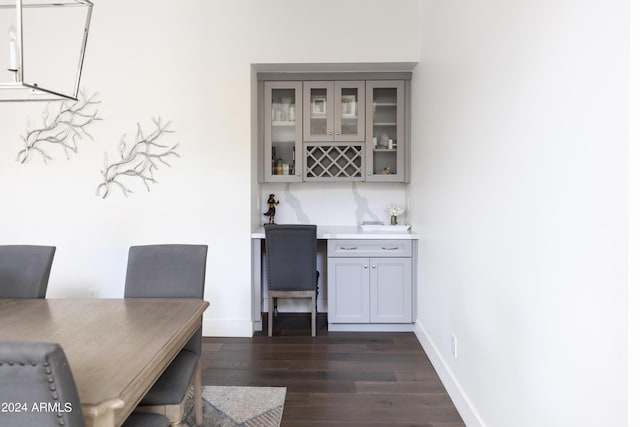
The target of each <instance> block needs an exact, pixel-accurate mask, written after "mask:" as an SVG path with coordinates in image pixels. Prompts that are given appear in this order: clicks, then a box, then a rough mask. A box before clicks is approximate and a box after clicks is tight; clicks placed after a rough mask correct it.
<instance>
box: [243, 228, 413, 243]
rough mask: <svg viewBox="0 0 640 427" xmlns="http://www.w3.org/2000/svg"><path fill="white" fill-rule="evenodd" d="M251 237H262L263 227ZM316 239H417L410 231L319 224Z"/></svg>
mask: <svg viewBox="0 0 640 427" xmlns="http://www.w3.org/2000/svg"><path fill="white" fill-rule="evenodd" d="M251 238H252V239H264V227H260V228H259V229H257V230H254V232H253V233H251ZM318 239H407V240H417V239H418V234H416V233H414V232H413V231H411V229H409V230H407V231H364V230H362V229H361V228H360V226H358V225H319V226H318Z"/></svg>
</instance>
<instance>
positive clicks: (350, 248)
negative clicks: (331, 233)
mask: <svg viewBox="0 0 640 427" xmlns="http://www.w3.org/2000/svg"><path fill="white" fill-rule="evenodd" d="M340 249H342V250H343V251H355V250H356V249H358V247H357V246H349V247H348V248H345V247H344V246H340Z"/></svg>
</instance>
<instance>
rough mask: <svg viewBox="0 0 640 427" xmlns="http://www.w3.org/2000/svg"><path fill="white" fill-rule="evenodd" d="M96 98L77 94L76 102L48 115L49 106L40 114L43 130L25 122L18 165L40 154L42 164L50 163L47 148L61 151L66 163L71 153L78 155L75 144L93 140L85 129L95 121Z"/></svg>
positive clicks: (63, 104) (66, 102)
mask: <svg viewBox="0 0 640 427" xmlns="http://www.w3.org/2000/svg"><path fill="white" fill-rule="evenodd" d="M97 96H98V94H97V93H94V94H93V95H91V96H87V94H86V93H85V91H81V92H80V96H79V97H78V100H77V101H75V102H73V103H72V102H70V101H63V102H60V105H59V107H58V108H57V109H56V112H55V113H54V114H53V115H52V114H50V110H51V105H50V104H48V105H47V108H46V109H45V111H44V112H43V113H42V126H40V127H35V128H33V129H32V128H31V123H29V122H27V133H26V134H25V135H23V136H21V138H22V141H23V142H24V148H23V149H22V150H20V151H19V152H18V156H17V159H18V161H19V162H20V163H25V162H26V161H27V160H29V158H30V157H31V156H32V154H34V153H37V154H39V155H40V156H41V157H42V159H43V160H44V162H45V163H46V162H47V161H48V160H51V159H52V157H51V156H50V155H49V153H48V152H47V150H45V148H46V147H62V149H63V150H64V153H65V155H66V156H67V159H69V156H70V155H71V153H77V152H78V141H79V140H81V139H82V138H83V137H85V136H86V137H88V138H89V139H91V140H93V138H92V137H91V135H90V134H89V132H88V131H87V127H88V126H89V125H90V124H92V123H93V122H94V121H96V120H102V119H101V118H100V117H98V108H97V106H98V104H100V101H98V99H97Z"/></svg>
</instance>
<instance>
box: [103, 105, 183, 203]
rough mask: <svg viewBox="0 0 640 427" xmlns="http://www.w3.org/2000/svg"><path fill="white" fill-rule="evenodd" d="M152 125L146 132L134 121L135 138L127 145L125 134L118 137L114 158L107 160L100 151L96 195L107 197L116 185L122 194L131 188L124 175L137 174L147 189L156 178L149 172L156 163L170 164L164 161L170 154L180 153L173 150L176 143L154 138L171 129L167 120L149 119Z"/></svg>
mask: <svg viewBox="0 0 640 427" xmlns="http://www.w3.org/2000/svg"><path fill="white" fill-rule="evenodd" d="M153 123H154V124H155V129H154V130H153V131H152V132H151V133H150V134H148V135H145V134H144V133H143V132H142V128H141V127H140V123H138V131H137V134H136V142H135V143H134V144H133V145H132V146H131V147H129V148H128V147H127V142H126V135H124V136H123V137H122V139H121V140H120V145H119V149H120V155H119V159H118V160H117V161H113V162H111V163H110V162H109V159H108V156H107V153H105V155H104V169H102V170H101V171H100V173H101V174H102V178H103V182H102V183H101V184H100V185H98V188H97V189H96V195H97V196H100V197H102V198H103V199H104V198H107V196H109V194H111V190H112V189H113V187H117V188H120V190H121V191H122V193H123V194H124V195H125V196H128V195H129V193H132V191H131V190H130V189H129V187H128V186H127V185H125V183H126V182H127V181H128V178H139V179H140V180H142V182H143V184H144V185H145V187H147V191H151V187H150V184H152V183H155V182H157V181H156V180H155V178H154V176H153V173H154V171H155V170H157V169H158V166H160V163H161V164H164V165H166V166H169V167H171V165H170V164H169V163H168V159H169V158H170V157H180V155H179V154H178V153H177V152H176V148H178V145H179V144H175V145H173V146H169V145H162V144H159V143H158V142H157V141H158V139H159V138H160V137H161V136H163V135H165V134H168V133H173V132H174V131H173V130H170V129H169V125H170V124H171V122H167V123H165V124H163V123H162V119H160V118H157V119H153Z"/></svg>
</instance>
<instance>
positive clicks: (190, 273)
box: [124, 245, 208, 426]
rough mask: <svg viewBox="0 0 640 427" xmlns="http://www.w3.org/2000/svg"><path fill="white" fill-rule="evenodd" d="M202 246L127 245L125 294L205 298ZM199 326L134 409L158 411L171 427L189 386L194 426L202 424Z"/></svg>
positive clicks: (180, 413)
mask: <svg viewBox="0 0 640 427" xmlns="http://www.w3.org/2000/svg"><path fill="white" fill-rule="evenodd" d="M207 249H208V247H207V246H206V245H147V246H132V247H131V248H130V249H129V260H128V262H127V277H126V279H125V287H124V296H125V298H200V299H202V298H203V297H204V280H205V272H206V265H207ZM201 351H202V327H200V329H198V330H197V331H196V332H195V333H194V334H193V336H192V337H191V339H190V340H189V341H188V342H187V344H186V345H185V346H184V348H183V349H182V350H181V351H180V353H178V355H177V356H176V358H175V359H174V360H173V362H171V364H170V365H169V367H167V369H166V370H165V372H164V373H163V374H162V375H161V376H160V378H158V380H157V381H156V383H155V384H154V385H153V387H151V390H149V392H148V393H147V395H146V396H145V397H144V398H143V399H142V401H141V402H140V406H139V407H138V410H141V411H149V412H157V413H162V414H164V415H166V416H167V417H169V421H170V422H171V425H172V426H178V425H180V423H181V422H182V418H183V416H184V406H185V401H186V398H187V394H188V393H187V392H188V391H189V388H190V386H191V385H193V388H194V411H195V418H196V424H198V425H200V424H202V422H203V419H202V418H203V412H202V411H203V409H202V379H201V373H200V353H201Z"/></svg>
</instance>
